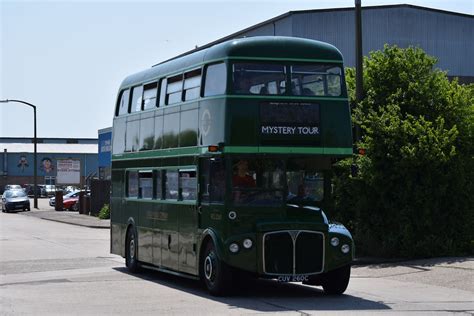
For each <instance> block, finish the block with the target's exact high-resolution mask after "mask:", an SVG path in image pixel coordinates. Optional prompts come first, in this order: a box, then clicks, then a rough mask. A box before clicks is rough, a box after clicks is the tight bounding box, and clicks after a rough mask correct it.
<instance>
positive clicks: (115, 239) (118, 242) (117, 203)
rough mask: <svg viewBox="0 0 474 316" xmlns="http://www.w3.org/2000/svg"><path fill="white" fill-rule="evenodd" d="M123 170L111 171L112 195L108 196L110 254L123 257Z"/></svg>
mask: <svg viewBox="0 0 474 316" xmlns="http://www.w3.org/2000/svg"><path fill="white" fill-rule="evenodd" d="M124 172H125V171H124V170H112V194H111V196H110V252H111V253H113V254H116V255H120V256H122V257H124V256H125V246H124V245H125V244H124V243H125V234H126V229H127V226H126V219H124V217H123V209H122V207H123V206H122V195H123V194H124V193H123V189H124V181H123V179H124Z"/></svg>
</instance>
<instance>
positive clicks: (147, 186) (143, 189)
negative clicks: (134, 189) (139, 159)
mask: <svg viewBox="0 0 474 316" xmlns="http://www.w3.org/2000/svg"><path fill="white" fill-rule="evenodd" d="M138 190H139V191H138V192H139V197H140V198H142V199H152V198H153V173H152V171H140V172H139V173H138Z"/></svg>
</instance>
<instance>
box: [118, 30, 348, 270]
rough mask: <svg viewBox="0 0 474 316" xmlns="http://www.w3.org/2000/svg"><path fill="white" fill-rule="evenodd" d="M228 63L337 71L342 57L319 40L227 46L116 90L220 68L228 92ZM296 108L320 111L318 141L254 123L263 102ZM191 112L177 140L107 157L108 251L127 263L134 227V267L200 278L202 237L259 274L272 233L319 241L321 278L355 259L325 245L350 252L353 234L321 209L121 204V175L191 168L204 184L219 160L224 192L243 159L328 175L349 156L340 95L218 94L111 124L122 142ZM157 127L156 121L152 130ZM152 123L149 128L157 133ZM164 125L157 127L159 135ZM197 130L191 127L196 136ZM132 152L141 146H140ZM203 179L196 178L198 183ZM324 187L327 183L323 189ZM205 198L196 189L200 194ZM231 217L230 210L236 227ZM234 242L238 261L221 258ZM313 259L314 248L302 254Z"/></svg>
mask: <svg viewBox="0 0 474 316" xmlns="http://www.w3.org/2000/svg"><path fill="white" fill-rule="evenodd" d="M235 60H255V61H259V60H261V61H264V60H266V61H274V62H282V63H288V64H289V63H291V62H321V63H334V64H342V56H341V54H340V52H339V51H338V50H337V49H336V48H334V47H333V46H331V45H329V44H326V43H321V42H317V41H311V40H304V39H296V38H285V37H263V38H247V39H239V40H233V41H228V42H225V43H222V44H218V45H215V46H213V47H210V48H207V49H204V50H201V51H197V52H195V53H192V54H190V55H187V56H183V57H179V58H176V59H173V60H170V61H167V62H165V63H162V64H159V65H157V66H155V67H153V68H151V69H148V70H145V71H143V72H140V73H138V74H135V75H132V76H129V77H127V78H126V79H125V80H124V81H123V83H122V85H121V87H120V89H123V88H126V87H131V86H135V85H138V84H143V83H147V82H151V81H153V80H158V79H160V78H163V77H165V76H167V75H169V74H179V73H181V72H183V71H185V70H189V69H194V68H196V67H201V66H203V65H206V64H208V63H210V62H216V61H224V62H225V63H226V65H227V68H228V77H227V85H228V87H227V91H230V87H231V86H230V85H231V79H232V77H231V71H230V69H231V64H232V62H233V61H235ZM269 102H272V103H274V104H277V105H283V106H285V105H288V104H289V103H291V104H295V108H297V107H298V106H300V105H304V104H312V105H313V106H314V107H315V108H317V109H318V111H319V122H317V124H318V128H319V129H320V132H319V134H317V135H304V136H297V135H289V134H278V135H264V134H263V132H261V131H262V126H263V123H262V121H261V115H262V113H263V111H264V110H265V108H264V107H265V106H267V105H266V104H268V103H269ZM184 112H189V113H193V115H194V120H192V124H193V127H192V128H189V127H188V126H184V125H183V124H180V123H179V122H183V120H182V119H177V120H176V122H178V124H177V125H179V129H177V131H178V132H176V133H169V134H165V135H163V134H162V133H161V132H159V133H155V135H154V136H147V138H146V139H144V141H143V144H144V147H143V148H142V150H141V151H138V145H137V147H136V148H137V149H136V150H137V151H134V152H118V153H117V152H114V154H113V156H112V194H111V227H112V229H111V252H112V253H115V254H119V255H122V256H124V255H125V237H126V232H127V229H129V228H130V227H132V226H134V227H135V228H136V229H137V233H138V258H139V260H140V261H142V262H144V263H147V264H153V265H156V266H159V267H160V268H164V269H168V270H171V271H174V272H179V273H184V274H188V275H198V274H199V258H200V250H201V248H202V247H203V241H204V240H206V239H207V238H209V239H210V240H212V241H213V242H214V243H215V244H216V249H217V253H218V256H219V257H220V258H221V259H222V260H223V261H225V262H226V263H227V264H229V265H230V266H232V267H235V268H239V269H242V270H245V271H249V272H252V273H255V274H257V275H260V276H265V273H264V265H263V236H264V234H265V233H268V232H273V231H279V230H285V231H287V230H309V231H318V232H322V233H323V234H324V249H325V255H324V271H330V270H333V269H335V268H337V267H339V266H342V265H345V264H348V263H350V262H351V260H352V251H351V253H349V254H342V253H341V251H340V249H339V248H340V247H339V248H337V247H333V246H331V245H330V238H331V237H333V236H338V237H339V238H340V239H341V244H342V242H345V243H348V244H350V245H351V247H352V248H353V242H352V238H351V237H350V234H348V233H347V234H345V233H344V230H343V229H339V230H334V231H332V230H331V229H330V227H331V226H330V225H329V222H328V221H327V219H326V216H325V215H324V213H323V212H322V211H320V210H319V211H318V210H315V209H311V208H303V207H293V206H288V205H281V206H279V207H271V208H269V207H236V206H234V205H233V204H232V200H231V193H230V192H228V190H227V192H226V196H225V199H224V201H223V202H222V203H221V204H210V203H204V202H201V201H200V200H199V199H198V200H197V201H176V200H174V201H172V200H171V201H170V200H144V199H140V198H127V197H125V192H126V171H127V170H162V169H173V170H176V169H179V168H190V167H194V168H196V170H197V174H198V179H201V176H202V175H201V171H200V170H199V161H200V160H201V159H206V158H207V159H208V158H209V157H216V156H218V157H221V158H223V159H224V161H225V164H226V187H227V188H229V187H230V185H231V178H232V158H233V157H234V156H236V155H246V156H247V157H249V158H253V157H257V156H265V157H273V156H278V157H279V158H281V159H288V158H290V157H319V158H320V160H318V161H320V162H321V169H322V170H327V168H329V166H330V163H331V159H334V158H340V157H346V156H350V155H351V154H352V134H351V121H350V110H349V104H348V99H347V94H346V91H345V87H344V89H343V95H342V96H341V97H293V96H289V95H283V96H261V95H256V96H250V95H248V96H241V95H232V94H225V95H220V96H213V97H207V98H204V97H201V98H199V99H197V100H194V101H191V102H183V103H178V104H174V105H169V106H165V107H162V108H157V109H154V110H148V111H144V112H142V113H141V114H140V113H139V114H131V115H126V116H121V117H116V118H114V132H113V133H114V138H115V137H116V136H115V135H122V136H121V137H123V138H124V139H125V137H126V133H125V131H124V130H123V129H124V128H125V126H127V124H128V122H133V121H134V120H137V119H140V120H144V119H151V118H153V119H154V120H155V122H160V123H159V124H166V123H167V119H169V118H170V117H171V116H172V115H175V117H181V118H182V115H183V113H184ZM156 124H158V123H156ZM156 124H155V127H156V126H157V125H156ZM163 126H164V125H159V128H163ZM196 128H197V129H196ZM136 142H137V144H138V143H139V139H137V141H136ZM209 145H218V146H219V151H218V152H217V153H209V152H208V146H209ZM198 181H200V180H198ZM329 185H330V184H329ZM198 189H199V190H201V191H202V190H203V186H201V185H199V186H198ZM229 211H235V212H237V218H236V219H230V218H229V215H228V214H229ZM245 238H250V239H251V240H252V241H253V243H254V244H253V247H252V248H251V249H248V250H247V249H244V248H243V247H242V241H243V240H244V239H245ZM233 242H237V243H239V245H240V246H241V249H240V251H239V252H238V253H237V254H232V253H230V251H229V250H228V248H229V245H230V244H231V243H233ZM308 251H311V249H308Z"/></svg>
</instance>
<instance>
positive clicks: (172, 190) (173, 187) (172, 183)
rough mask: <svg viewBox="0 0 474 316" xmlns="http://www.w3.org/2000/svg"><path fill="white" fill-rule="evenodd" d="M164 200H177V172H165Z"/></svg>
mask: <svg viewBox="0 0 474 316" xmlns="http://www.w3.org/2000/svg"><path fill="white" fill-rule="evenodd" d="M164 180H165V199H166V200H177V199H178V171H172V170H166V171H165V179H164Z"/></svg>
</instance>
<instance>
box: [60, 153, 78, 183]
mask: <svg viewBox="0 0 474 316" xmlns="http://www.w3.org/2000/svg"><path fill="white" fill-rule="evenodd" d="M57 163H58V166H57V169H56V170H57V176H56V184H78V185H79V184H81V160H80V159H57Z"/></svg>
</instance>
